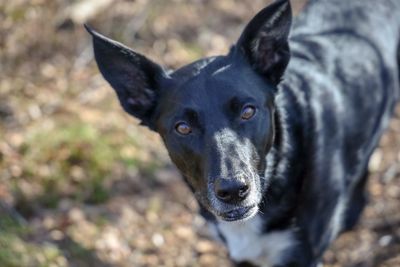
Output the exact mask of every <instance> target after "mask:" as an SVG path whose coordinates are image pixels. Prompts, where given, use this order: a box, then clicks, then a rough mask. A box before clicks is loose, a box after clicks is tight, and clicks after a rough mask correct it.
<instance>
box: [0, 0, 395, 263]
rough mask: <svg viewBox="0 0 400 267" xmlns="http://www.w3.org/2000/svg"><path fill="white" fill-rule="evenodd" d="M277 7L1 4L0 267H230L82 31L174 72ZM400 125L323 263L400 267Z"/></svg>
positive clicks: (139, 1) (54, 1) (134, 0)
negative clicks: (360, 211) (365, 195)
mask: <svg viewBox="0 0 400 267" xmlns="http://www.w3.org/2000/svg"><path fill="white" fill-rule="evenodd" d="M269 2H270V1H268V0H264V1H262V0H219V1H211V0H187V1H183V0H168V1H165V0H164V1H161V0H158V1H157V0H153V1H150V0H82V1H78V0H30V1H29V0H13V1H7V0H0V266H1V267H31V266H32V267H37V266H41V267H50V266H51V267H53V266H54V267H56V266H59V267H66V266H68V267H75V266H76V267H87V266H96V267H103V266H110V267H125V266H126V267H128V266H129V267H144V266H149V267H150V266H154V267H155V266H193V267H194V266H219V267H225V266H230V263H229V261H228V260H227V256H226V251H225V250H224V249H223V247H222V246H221V245H219V244H217V243H213V242H212V241H210V239H209V238H208V236H207V232H206V231H205V228H204V222H203V221H202V219H201V218H200V217H199V216H198V215H196V212H195V211H196V209H197V207H196V203H195V201H194V200H193V198H192V197H191V195H190V193H189V191H188V190H187V189H186V187H185V186H184V184H183V183H182V182H181V180H180V177H179V174H178V173H177V172H176V170H175V168H174V167H173V166H172V165H171V163H170V161H169V159H168V156H167V155H166V152H165V150H164V148H163V147H162V145H161V142H160V140H159V138H158V136H157V135H156V134H154V133H152V132H150V131H149V130H147V129H145V128H143V127H140V126H138V125H137V121H135V119H133V118H130V117H128V115H126V114H125V113H124V112H123V111H122V109H121V108H120V107H119V104H118V102H117V100H116V97H115V96H114V93H113V91H112V90H111V89H110V87H109V86H108V84H107V83H106V82H105V81H104V80H103V79H102V77H101V76H100V74H99V72H98V70H97V68H96V66H95V64H94V61H93V58H92V47H91V42H90V38H89V35H88V34H87V33H86V32H85V31H84V29H83V27H82V24H83V23H89V24H90V25H92V26H93V27H94V28H95V29H97V30H99V31H100V32H101V33H103V34H105V35H107V36H109V37H111V38H113V39H116V40H118V41H121V42H123V43H125V44H127V45H128V46H131V47H133V48H134V49H135V50H137V51H139V52H141V53H144V54H146V55H147V56H149V57H150V58H152V59H153V60H156V61H158V62H159V63H162V64H163V65H165V66H167V67H168V68H176V67H178V66H181V65H183V64H186V63H189V62H190V61H193V60H196V59H198V58H199V57H204V56H210V55H216V54H221V53H226V52H227V50H228V49H229V46H230V44H231V43H233V42H234V41H235V40H236V39H237V38H238V36H239V34H240V31H241V30H242V29H243V27H244V25H245V23H246V22H247V21H248V20H249V19H250V18H251V17H252V16H253V15H254V14H255V13H256V12H257V11H258V10H259V9H261V8H262V7H264V6H265V5H267V4H268V3H269ZM304 2H305V1H304V0H295V1H293V5H294V8H295V10H296V12H298V11H299V10H300V9H301V7H302V5H303V3H304ZM399 117H400V109H399V108H398V109H397V117H396V118H395V119H393V120H392V121H391V124H390V127H389V130H388V132H387V134H385V136H384V137H383V139H382V140H381V145H380V148H379V149H377V150H376V152H375V153H374V155H373V157H372V160H371V164H370V170H371V179H370V183H369V185H368V187H369V192H370V195H371V203H370V205H369V206H368V208H367V209H366V210H365V213H364V216H363V218H362V221H361V223H360V224H359V225H358V227H357V228H356V229H355V231H353V232H349V233H346V234H344V235H343V236H341V238H340V239H339V240H337V241H336V242H335V244H334V246H333V248H332V249H331V250H329V251H328V252H327V253H326V255H325V259H324V262H325V266H329V267H333V266H360V267H363V266H391V267H394V266H400V255H399V254H400V227H399V226H400V153H399V151H400V120H399Z"/></svg>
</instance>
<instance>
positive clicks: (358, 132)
mask: <svg viewBox="0 0 400 267" xmlns="http://www.w3.org/2000/svg"><path fill="white" fill-rule="evenodd" d="M399 41H400V1H398V0H382V1H379V2H377V1H372V0H352V1H343V0H314V1H310V3H309V4H308V5H307V7H306V8H305V10H304V12H302V13H301V14H300V15H299V17H298V18H297V19H296V20H295V23H294V27H293V31H292V34H291V42H290V47H291V51H292V58H291V62H290V64H289V67H288V69H287V71H286V75H285V81H284V82H283V84H282V85H281V86H282V87H283V89H284V90H281V91H280V92H281V94H282V95H281V98H282V99H292V101H291V102H289V103H283V105H286V107H285V108H284V109H285V110H286V113H287V115H286V116H287V117H288V120H289V121H291V123H294V124H298V125H299V129H301V130H299V131H301V132H302V136H303V137H304V138H303V142H304V144H305V147H308V148H312V149H310V151H313V155H308V157H309V158H310V159H311V162H309V171H308V174H307V175H308V178H306V179H307V180H306V181H305V188H306V189H305V190H304V191H305V193H304V194H303V199H302V203H303V208H302V209H301V212H300V213H301V214H300V215H299V217H300V218H303V220H304V225H306V226H305V227H307V228H308V229H309V233H310V236H311V238H310V243H312V244H314V249H313V250H314V252H315V253H316V254H319V251H321V252H322V251H323V250H324V249H325V246H326V245H327V244H329V242H330V241H331V239H333V238H335V237H336V236H337V234H338V233H339V232H340V231H342V230H344V229H346V228H348V227H351V226H352V225H353V224H354V223H355V221H356V220H357V217H358V215H359V213H360V212H361V210H362V206H363V203H364V201H365V200H364V199H363V187H364V184H365V177H366V176H367V172H368V171H367V166H368V160H369V157H370V155H371V154H372V152H373V149H374V148H375V147H376V145H377V143H378V141H379V138H380V136H381V134H382V132H383V130H384V129H385V127H386V126H387V124H388V121H389V118H390V115H391V114H392V112H393V109H394V106H395V104H396V103H397V100H398V99H399V95H400V89H399V59H398V53H399ZM278 99H279V98H278ZM290 106H291V107H290ZM328 188H329V190H327V189H328ZM321 194H322V195H324V197H323V198H319V197H318V196H319V195H321ZM315 199H320V200H321V201H319V202H318V203H316V201H315ZM332 203H336V204H335V205H334V206H332ZM352 205H353V206H352ZM315 213H317V214H321V216H320V217H319V218H317V219H316V220H314V221H310V220H309V218H310V217H311V216H312V215H311V214H315ZM346 213H347V214H346ZM300 220H301V219H300Z"/></svg>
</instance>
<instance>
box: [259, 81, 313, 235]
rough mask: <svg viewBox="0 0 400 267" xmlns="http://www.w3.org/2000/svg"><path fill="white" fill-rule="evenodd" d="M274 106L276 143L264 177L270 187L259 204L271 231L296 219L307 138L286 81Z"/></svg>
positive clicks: (284, 226)
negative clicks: (304, 147) (301, 159)
mask: <svg viewBox="0 0 400 267" xmlns="http://www.w3.org/2000/svg"><path fill="white" fill-rule="evenodd" d="M275 107H276V108H275V115H274V121H275V122H274V124H275V126H274V128H275V137H274V143H273V146H272V148H271V150H270V151H269V153H268V154H267V155H266V170H265V179H266V181H268V187H267V190H266V191H265V193H264V199H263V201H262V205H261V206H260V216H262V217H264V218H265V222H266V223H265V230H268V231H270V230H279V229H284V228H287V227H288V226H290V225H291V224H293V223H294V221H295V215H296V205H294V204H295V203H297V201H296V200H297V199H298V197H299V195H300V193H301V188H302V177H304V174H303V173H302V170H303V169H304V168H302V167H301V166H300V165H298V164H296V162H298V160H296V159H298V158H301V157H303V159H304V155H300V154H299V153H303V152H302V151H306V150H305V149H302V147H303V146H304V145H305V143H304V142H303V141H304V140H305V139H304V136H303V132H304V131H303V129H302V127H301V123H300V122H301V121H302V119H301V115H300V114H298V113H296V104H295V103H293V101H292V100H291V92H290V88H289V86H288V85H287V83H286V82H283V83H282V84H281V85H280V88H279V92H278V93H277V96H276V99H275ZM294 116H295V117H296V118H293V117H294ZM299 135H300V136H299ZM288 185H291V186H288Z"/></svg>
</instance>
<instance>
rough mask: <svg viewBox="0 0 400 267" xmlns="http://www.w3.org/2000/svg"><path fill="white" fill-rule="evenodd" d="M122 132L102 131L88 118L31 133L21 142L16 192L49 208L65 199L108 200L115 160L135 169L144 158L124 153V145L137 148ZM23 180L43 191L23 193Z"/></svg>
mask: <svg viewBox="0 0 400 267" xmlns="http://www.w3.org/2000/svg"><path fill="white" fill-rule="evenodd" d="M117 134H118V133H117V132H100V130H98V129H97V128H95V127H94V126H91V125H90V124H87V123H84V122H82V123H75V124H72V125H60V126H57V127H55V128H54V129H52V130H49V131H41V132H37V133H35V134H32V135H31V136H30V137H29V138H27V139H26V140H25V143H24V145H23V146H21V151H20V153H21V154H22V155H23V157H24V163H23V164H24V166H23V167H22V169H23V174H22V178H23V179H22V180H21V179H18V180H15V184H14V191H15V192H19V193H18V194H17V195H19V196H21V199H23V198H27V199H30V198H32V196H31V195H33V198H35V200H36V201H37V202H38V203H39V204H40V205H42V206H44V207H47V208H55V207H56V206H57V204H58V202H59V200H60V199H61V198H62V197H68V198H71V199H75V200H77V201H84V202H87V203H91V204H98V203H102V202H105V201H106V200H107V199H108V198H109V195H110V194H109V188H108V185H107V183H106V180H107V179H109V178H111V177H112V176H113V170H114V168H115V166H116V164H121V163H122V164H124V167H125V168H126V167H127V168H129V169H134V168H139V165H140V162H141V160H140V155H137V154H135V152H134V153H128V154H126V153H125V154H124V153H121V150H122V148H127V147H128V148H129V146H132V147H133V148H134V147H136V145H134V143H135V142H134V140H131V139H133V138H132V137H131V136H128V135H125V136H122V137H121V135H118V136H116V135H117ZM119 134H120V133H119ZM132 150H133V151H136V150H137V149H132ZM146 168H147V167H146ZM152 168H153V167H152ZM21 181H25V182H28V183H29V184H35V185H36V188H37V191H38V192H32V193H30V192H25V191H23V189H21V188H23V186H21ZM33 188H35V187H33ZM25 202H27V203H28V202H29V201H25Z"/></svg>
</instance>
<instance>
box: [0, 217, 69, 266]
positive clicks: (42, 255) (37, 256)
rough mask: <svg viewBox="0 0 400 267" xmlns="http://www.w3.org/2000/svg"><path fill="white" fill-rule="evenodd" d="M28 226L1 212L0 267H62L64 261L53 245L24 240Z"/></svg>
mask: <svg viewBox="0 0 400 267" xmlns="http://www.w3.org/2000/svg"><path fill="white" fill-rule="evenodd" d="M30 233H31V230H30V229H29V228H28V226H25V225H22V224H21V223H19V222H18V221H17V220H16V219H14V218H13V217H11V216H9V215H8V214H7V213H6V212H4V211H2V215H1V217H0V266H2V267H50V266H52V267H64V266H67V262H66V259H65V258H64V256H63V255H62V253H61V252H60V251H59V249H58V248H57V247H56V246H54V245H53V244H49V243H44V244H34V243H31V242H29V241H27V240H26V237H27V236H28V235H29V234H30Z"/></svg>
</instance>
